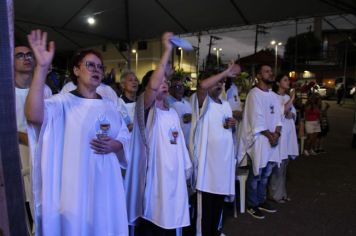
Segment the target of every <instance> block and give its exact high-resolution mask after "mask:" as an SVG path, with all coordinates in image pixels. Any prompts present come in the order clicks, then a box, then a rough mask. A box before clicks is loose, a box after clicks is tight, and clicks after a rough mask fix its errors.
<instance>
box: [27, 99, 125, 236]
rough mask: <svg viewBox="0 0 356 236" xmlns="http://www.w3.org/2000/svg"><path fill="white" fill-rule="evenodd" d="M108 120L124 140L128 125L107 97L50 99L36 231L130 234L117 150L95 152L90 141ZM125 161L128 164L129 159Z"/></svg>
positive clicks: (40, 145)
mask: <svg viewBox="0 0 356 236" xmlns="http://www.w3.org/2000/svg"><path fill="white" fill-rule="evenodd" d="M100 120H105V121H106V122H109V124H110V129H109V132H108V135H109V136H110V137H113V138H115V139H116V140H118V141H120V142H121V143H122V144H123V147H124V151H125V154H126V151H127V144H128V136H129V134H128V130H127V127H126V125H125V124H124V121H123V120H122V118H121V116H120V114H119V112H118V111H117V109H116V106H115V105H114V104H113V103H112V102H111V101H109V100H107V99H85V98H80V97H77V96H75V95H73V94H71V93H65V94H58V95H55V96H53V97H51V98H50V99H46V100H45V114H44V121H43V124H42V127H41V131H40V134H39V137H36V136H35V129H36V127H34V126H32V125H31V126H30V128H31V129H29V130H30V131H31V133H32V134H31V135H30V134H29V137H30V138H31V142H32V144H34V143H35V142H36V141H37V146H36V150H35V155H34V158H33V160H32V166H33V169H34V171H33V173H34V174H33V192H34V200H35V223H36V235H51V236H52V235H58V236H59V235H86V236H89V235H105V236H106V235H110V236H111V235H117V236H121V235H128V224H127V214H126V204H125V193H124V188H123V183H122V177H121V170H120V163H119V161H118V155H119V154H115V153H109V154H105V155H102V154H95V153H94V150H93V149H91V147H90V141H91V140H92V139H93V138H96V134H97V132H98V131H99V130H100V128H99V127H100ZM120 160H124V161H123V162H122V163H121V164H122V165H126V164H127V160H126V159H125V158H124V157H122V158H121V159H120Z"/></svg>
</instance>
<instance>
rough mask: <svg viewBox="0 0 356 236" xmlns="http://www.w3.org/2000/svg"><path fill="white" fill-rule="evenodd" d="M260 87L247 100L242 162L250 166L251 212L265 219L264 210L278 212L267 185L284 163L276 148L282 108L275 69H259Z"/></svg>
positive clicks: (241, 135)
mask: <svg viewBox="0 0 356 236" xmlns="http://www.w3.org/2000/svg"><path fill="white" fill-rule="evenodd" d="M256 74H257V79H258V83H257V85H256V86H255V87H254V88H252V89H251V90H250V92H249V93H248V95H247V97H246V102H245V109H244V113H243V117H244V118H243V119H242V122H241V126H240V129H239V134H238V162H239V165H240V166H241V165H245V164H246V161H247V162H248V163H249V164H250V169H249V175H248V178H247V184H246V185H247V212H248V213H249V214H250V215H252V216H253V217H255V218H257V219H264V217H265V216H264V214H263V212H262V211H265V212H269V213H273V212H276V209H275V208H274V207H273V206H271V205H270V204H269V203H268V202H267V201H266V195H267V182H268V178H269V176H270V175H271V172H272V168H273V166H274V165H275V164H276V163H277V164H279V163H280V155H279V149H278V148H277V147H276V146H277V145H278V142H279V137H280V134H281V129H282V126H281V125H282V124H281V118H282V114H281V108H280V102H279V100H278V99H277V95H276V94H275V93H274V92H272V91H271V90H270V86H271V84H272V83H273V81H274V76H273V73H272V68H271V67H270V66H268V65H260V66H258V68H257V73H256Z"/></svg>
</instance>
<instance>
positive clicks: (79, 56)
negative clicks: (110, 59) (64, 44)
mask: <svg viewBox="0 0 356 236" xmlns="http://www.w3.org/2000/svg"><path fill="white" fill-rule="evenodd" d="M89 54H93V55H95V56H97V57H98V58H99V59H100V61H101V63H103V57H102V56H101V54H100V53H99V52H98V51H95V50H93V49H87V50H82V51H80V52H78V53H77V54H75V55H74V56H73V58H72V61H71V64H70V78H71V80H72V82H73V83H74V84H75V85H77V84H78V78H77V76H76V75H75V74H74V67H79V65H80V63H81V62H82V61H83V59H84V57H86V56H87V55H89Z"/></svg>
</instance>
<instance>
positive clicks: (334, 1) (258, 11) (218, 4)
mask: <svg viewBox="0 0 356 236" xmlns="http://www.w3.org/2000/svg"><path fill="white" fill-rule="evenodd" d="M14 3H15V6H14V7H15V32H16V33H15V38H16V40H17V41H18V42H25V40H26V34H28V33H29V32H30V30H32V29H35V28H41V29H43V30H46V31H47V32H49V35H50V38H51V39H52V40H55V41H56V43H57V48H58V49H59V50H71V49H76V48H81V47H88V46H93V45H99V44H103V43H106V42H110V41H111V42H117V41H125V42H132V41H135V40H140V39H149V38H153V37H157V36H159V35H160V34H161V33H162V32H164V31H167V30H169V31H173V32H175V33H176V34H185V33H192V32H202V31H203V32H204V31H207V30H212V29H218V28H228V27H232V26H234V27H236V26H243V25H253V24H262V23H268V22H276V21H281V20H287V19H296V18H304V17H313V16H326V15H333V14H341V13H351V14H355V13H356V3H355V1H354V0H298V1H285V0H270V1H257V0H252V1H251V0H240V1H237V0H194V1H188V0H61V1H58V0H32V1H28V0H15V1H14ZM89 16H93V17H94V18H95V19H96V23H95V24H94V25H89V24H88V23H87V18H88V17H89Z"/></svg>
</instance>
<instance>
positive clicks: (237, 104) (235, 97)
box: [226, 83, 241, 111]
mask: <svg viewBox="0 0 356 236" xmlns="http://www.w3.org/2000/svg"><path fill="white" fill-rule="evenodd" d="M226 100H227V101H228V102H229V104H230V106H231V109H232V110H233V111H241V101H240V96H239V92H238V90H237V87H236V85H235V84H234V83H232V84H231V87H230V88H229V89H228V90H227V92H226Z"/></svg>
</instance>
